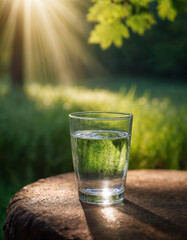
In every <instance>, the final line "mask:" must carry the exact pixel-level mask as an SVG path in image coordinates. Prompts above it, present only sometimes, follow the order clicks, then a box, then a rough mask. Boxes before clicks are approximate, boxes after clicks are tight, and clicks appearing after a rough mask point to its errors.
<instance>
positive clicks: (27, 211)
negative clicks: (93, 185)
mask: <svg viewBox="0 0 187 240" xmlns="http://www.w3.org/2000/svg"><path fill="white" fill-rule="evenodd" d="M3 229H4V234H5V240H22V239H24V240H56V239H59V240H64V239H76V240H78V239H86V240H91V239H99V240H105V239H111V240H113V239H114V240H118V239H121V240H130V239H132V240H136V239H137V240H141V239H145V240H146V239H153V240H154V239H159V240H166V239H167V240H172V239H173V240H175V239H181V240H182V239H184V240H186V239H187V172H184V171H164V170H132V171H128V177H127V184H126V192H125V200H124V202H123V203H120V204H116V205H112V206H107V207H101V206H96V205H90V204H82V203H80V201H79V200H78V193H77V188H76V184H75V177H74V174H73V173H69V174H62V175H59V176H56V177H51V178H46V179H41V180H39V181H37V182H35V183H33V184H30V185H28V186H25V187H24V188H22V189H21V190H20V191H19V192H18V193H16V194H15V195H14V196H13V198H12V199H11V201H10V204H9V206H8V209H7V217H6V221H5V224H4V227H3Z"/></svg>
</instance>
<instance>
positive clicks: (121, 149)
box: [69, 112, 133, 205]
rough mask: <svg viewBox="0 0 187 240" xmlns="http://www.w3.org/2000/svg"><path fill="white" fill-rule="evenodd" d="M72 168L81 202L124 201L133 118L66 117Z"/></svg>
mask: <svg viewBox="0 0 187 240" xmlns="http://www.w3.org/2000/svg"><path fill="white" fill-rule="evenodd" d="M69 119H70V134H71V146H72V157H73V166H74V170H75V174H76V180H77V183H78V192H79V199H80V200H81V201H82V202H86V203H92V204H101V205H109V204H114V203H120V202H122V201H123V199H124V191H125V183H126V177H127V170H128V162H129V152H130V142H131V130H132V119H133V115H132V114H129V113H118V112H76V113H71V114H70V115H69Z"/></svg>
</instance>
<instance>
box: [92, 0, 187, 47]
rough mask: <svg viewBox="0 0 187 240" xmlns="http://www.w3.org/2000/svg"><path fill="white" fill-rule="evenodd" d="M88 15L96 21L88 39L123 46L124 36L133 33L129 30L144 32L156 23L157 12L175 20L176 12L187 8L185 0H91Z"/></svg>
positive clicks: (105, 45)
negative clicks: (91, 3)
mask: <svg viewBox="0 0 187 240" xmlns="http://www.w3.org/2000/svg"><path fill="white" fill-rule="evenodd" d="M92 2H93V5H92V6H91V7H90V8H89V12H88V15H87V19H88V21H89V22H95V23H96V26H95V28H94V29H93V30H92V31H91V33H90V37H89V42H90V43H97V44H100V45H101V47H102V49H107V48H108V47H110V46H111V44H112V43H113V44H114V45H115V46H117V47H120V46H122V44H123V38H129V37H130V30H131V31H132V32H134V33H137V34H140V35H143V34H144V32H145V31H146V30H148V29H150V28H151V27H152V26H153V25H154V24H156V18H157V16H158V17H159V18H161V19H162V20H165V19H167V20H169V21H174V20H175V18H176V16H177V13H178V12H179V11H181V5H183V11H186V4H185V2H183V0H177V1H174V0H92Z"/></svg>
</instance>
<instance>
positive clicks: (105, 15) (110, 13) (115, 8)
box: [87, 0, 132, 22]
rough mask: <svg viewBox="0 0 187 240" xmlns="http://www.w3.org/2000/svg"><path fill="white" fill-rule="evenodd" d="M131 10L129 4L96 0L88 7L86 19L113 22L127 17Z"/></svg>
mask: <svg viewBox="0 0 187 240" xmlns="http://www.w3.org/2000/svg"><path fill="white" fill-rule="evenodd" d="M131 10H132V7H131V5H129V4H115V3H112V2H111V0H102V1H97V2H96V3H95V4H94V5H93V6H92V7H90V9H89V13H88V15H87V19H88V21H90V22H104V21H109V22H113V21H116V20H120V19H123V18H126V17H128V16H129V15H130V14H131Z"/></svg>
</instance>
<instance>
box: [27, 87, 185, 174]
mask: <svg viewBox="0 0 187 240" xmlns="http://www.w3.org/2000/svg"><path fill="white" fill-rule="evenodd" d="M26 91H27V94H28V96H29V97H30V98H31V99H34V101H36V105H37V106H38V108H53V107H54V106H55V104H57V103H59V102H60V103H61V104H62V105H61V106H62V108H63V109H64V110H68V111H71V110H78V111H79V110H80V111H81V110H84V111H91V110H97V111H119V112H128V113H132V114H133V115H134V123H133V136H132V151H131V161H130V167H131V168H147V167H149V168H176V169H179V168H181V165H180V161H179V159H181V161H182V158H183V157H184V156H183V154H184V152H183V151H184V149H183V144H184V142H185V141H186V140H187V130H186V126H185V124H184V122H186V120H187V112H186V110H185V108H182V109H180V107H179V108H176V107H174V106H173V105H172V104H171V103H170V101H169V99H167V98H164V99H162V100H160V99H158V98H153V99H150V98H149V97H148V96H147V95H146V94H145V95H142V96H141V97H139V98H137V97H136V94H135V89H133V88H132V89H131V90H130V91H128V92H125V91H121V92H119V93H113V92H111V91H107V90H90V89H86V88H83V87H71V88H70V87H69V88H64V87H63V86H61V87H51V86H45V87H43V86H41V85H38V84H32V85H29V87H27V88H26ZM183 161H184V159H183Z"/></svg>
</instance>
